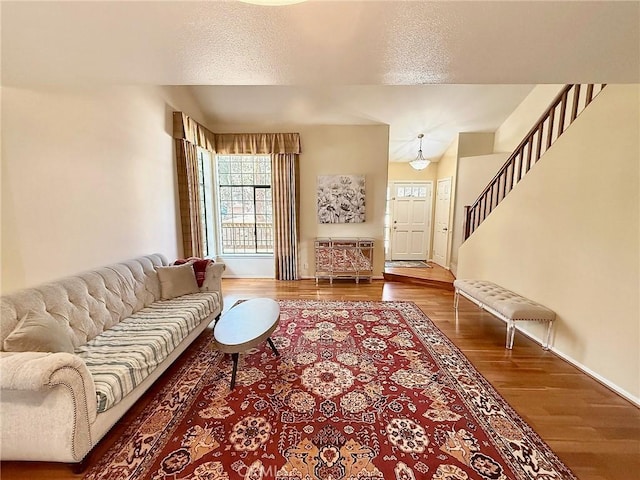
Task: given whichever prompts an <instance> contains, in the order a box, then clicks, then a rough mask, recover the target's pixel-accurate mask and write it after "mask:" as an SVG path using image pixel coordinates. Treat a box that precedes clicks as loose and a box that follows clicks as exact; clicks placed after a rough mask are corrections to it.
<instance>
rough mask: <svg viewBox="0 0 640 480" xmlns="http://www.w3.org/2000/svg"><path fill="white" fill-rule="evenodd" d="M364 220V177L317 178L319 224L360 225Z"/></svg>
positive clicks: (327, 176) (326, 176)
mask: <svg viewBox="0 0 640 480" xmlns="http://www.w3.org/2000/svg"><path fill="white" fill-rule="evenodd" d="M364 220H365V210H364V175H320V176H319V177H318V222H319V223H362V222H364Z"/></svg>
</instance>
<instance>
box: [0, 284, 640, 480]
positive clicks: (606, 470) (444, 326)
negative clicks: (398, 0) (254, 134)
mask: <svg viewBox="0 0 640 480" xmlns="http://www.w3.org/2000/svg"><path fill="white" fill-rule="evenodd" d="M223 292H224V297H225V309H228V308H230V307H231V306H232V305H233V304H234V303H235V302H236V301H237V300H241V299H247V298H252V297H271V298H276V299H318V300H406V301H412V302H415V303H416V304H417V305H418V306H419V307H420V308H421V309H422V310H423V311H424V312H425V313H426V314H427V315H428V316H429V317H430V318H431V319H432V320H433V321H434V323H435V324H436V325H437V326H438V328H440V330H442V332H443V333H444V334H445V335H446V336H447V337H449V338H450V339H451V340H452V341H453V343H454V344H456V345H457V346H458V348H460V349H461V350H462V351H463V352H464V354H465V355H466V356H467V358H469V360H470V361H471V363H472V364H473V365H474V366H475V367H476V368H477V369H478V370H479V371H480V373H481V374H482V375H483V376H484V377H485V378H486V379H487V380H488V381H489V382H491V384H492V385H493V386H494V387H495V388H496V390H497V391H498V392H499V393H500V394H501V395H502V396H503V397H504V398H505V400H507V402H509V404H510V405H511V406H512V407H513V408H514V410H516V412H518V414H520V416H522V417H523V418H524V419H525V420H526V421H527V422H528V423H529V424H530V425H531V426H532V427H533V429H534V430H535V431H536V432H537V433H538V435H540V437H541V438H542V439H543V440H545V441H546V442H547V443H548V444H549V445H550V446H551V448H552V449H553V450H554V451H555V452H556V454H557V455H558V456H559V457H560V459H562V461H563V462H565V463H566V464H567V465H568V466H569V468H571V469H572V470H573V472H574V473H575V475H576V476H577V477H578V478H580V479H581V480H628V479H630V478H637V477H634V475H637V473H638V472H640V409H638V408H637V407H636V406H634V405H633V404H631V403H630V402H628V401H627V400H625V399H624V398H622V397H620V396H619V395H617V394H615V393H614V392H612V391H611V390H609V389H608V388H606V387H605V386H603V385H602V384H600V383H599V382H597V381H596V380H594V379H593V378H591V377H589V376H587V375H586V374H584V373H582V372H581V371H580V370H578V369H577V368H575V367H574V366H572V365H571V364H569V363H568V362H566V361H565V360H563V359H561V358H559V357H558V356H556V355H554V354H553V353H552V352H545V351H544V350H542V348H541V347H540V345H538V344H537V343H535V342H533V341H532V340H531V339H529V338H527V337H526V336H524V335H522V334H520V333H519V332H518V333H516V338H515V344H514V349H513V350H511V351H509V350H506V349H505V348H504V342H505V333H506V332H505V324H504V322H502V321H500V320H498V319H496V318H494V317H492V316H491V315H489V314H487V313H486V312H482V311H480V310H478V308H477V307H476V306H475V305H473V304H472V303H471V302H468V301H466V300H465V299H461V300H460V312H459V316H458V320H457V321H456V318H455V315H454V310H453V293H452V292H451V291H447V290H443V289H437V288H429V287H425V286H423V285H412V284H404V283H399V282H384V281H378V280H374V281H373V282H371V283H360V284H355V283H354V282H353V281H338V282H334V284H333V285H329V284H325V283H322V282H321V284H320V285H318V286H316V285H315V281H313V280H301V281H295V282H286V281H276V280H262V279H260V280H257V279H256V280H253V279H252V280H248V279H225V280H223ZM179 365H180V359H178V360H177V362H176V364H175V365H174V366H173V367H172V368H171V369H170V370H169V371H168V372H167V373H166V374H165V375H164V376H163V377H161V378H160V379H159V380H158V381H157V382H156V383H155V384H154V386H153V387H152V389H151V390H150V392H148V394H146V395H145V396H143V398H142V399H141V400H140V401H139V402H138V403H137V404H136V405H135V406H134V408H133V409H132V410H131V411H130V412H128V413H127V414H126V415H125V416H124V417H123V419H122V420H121V421H120V422H119V423H118V425H117V426H116V427H114V429H113V430H112V431H111V432H110V433H109V434H108V435H107V436H106V437H105V439H104V441H103V442H101V443H100V444H99V445H98V446H97V447H96V448H95V449H94V452H93V454H92V461H96V460H97V459H98V458H100V456H101V455H103V454H104V453H105V451H106V450H107V449H108V447H109V446H110V445H111V444H112V443H113V442H114V441H115V440H116V439H117V438H118V437H119V436H120V435H121V434H122V432H123V431H124V429H125V428H126V426H127V425H128V424H129V423H130V422H131V420H132V419H133V418H135V415H136V414H137V412H139V411H141V410H142V408H144V406H145V405H146V403H148V401H149V400H150V398H151V396H152V395H154V394H155V392H157V391H158V390H159V389H160V388H161V387H162V385H163V378H164V377H166V375H168V374H169V373H170V372H171V371H173V370H174V369H175V368H177V367H178V366H179ZM0 468H1V473H0V475H1V477H2V479H3V480H4V479H7V480H10V479H40V478H42V479H45V478H46V479H72V478H81V475H80V476H78V475H74V474H73V473H72V471H71V468H70V467H69V466H68V465H63V464H55V463H28V462H3V463H2V464H1V465H0Z"/></svg>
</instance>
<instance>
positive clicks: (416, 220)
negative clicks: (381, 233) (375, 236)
mask: <svg viewBox="0 0 640 480" xmlns="http://www.w3.org/2000/svg"><path fill="white" fill-rule="evenodd" d="M390 190H391V208H390V213H391V218H390V226H391V231H390V243H391V245H390V257H391V258H390V259H391V260H428V259H429V252H430V249H431V215H432V205H433V203H432V202H433V200H432V198H433V182H393V183H392V184H391V189H390Z"/></svg>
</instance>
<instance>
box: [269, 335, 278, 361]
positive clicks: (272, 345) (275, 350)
mask: <svg viewBox="0 0 640 480" xmlns="http://www.w3.org/2000/svg"><path fill="white" fill-rule="evenodd" d="M267 342H269V346H270V347H271V350H273V353H275V354H276V355H278V356H280V352H279V351H278V349H277V348H276V346H275V345H274V344H273V342H272V341H271V337H267Z"/></svg>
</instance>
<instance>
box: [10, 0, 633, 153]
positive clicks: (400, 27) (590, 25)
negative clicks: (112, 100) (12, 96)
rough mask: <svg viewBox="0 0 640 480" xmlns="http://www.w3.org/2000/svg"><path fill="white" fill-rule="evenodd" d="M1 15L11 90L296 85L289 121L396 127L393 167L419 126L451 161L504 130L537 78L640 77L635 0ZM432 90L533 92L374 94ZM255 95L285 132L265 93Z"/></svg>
mask: <svg viewBox="0 0 640 480" xmlns="http://www.w3.org/2000/svg"><path fill="white" fill-rule="evenodd" d="M1 20H2V84H3V85H4V86H7V85H9V86H38V85H70V84H71V85H91V84H146V85H219V86H222V85H224V86H233V85H245V86H250V85H253V86H258V85H262V86H291V87H293V88H291V89H281V90H278V91H277V95H280V97H281V98H282V100H283V102H284V103H286V104H287V105H288V108H289V110H288V111H286V112H283V115H284V116H283V117H282V118H284V119H285V120H286V121H289V119H291V121H294V120H295V115H294V114H293V111H294V110H295V109H296V108H298V109H299V110H301V111H304V112H305V113H306V114H307V115H306V117H305V118H306V119H307V120H306V121H308V122H309V123H321V122H322V123H327V122H329V121H331V122H332V123H349V122H351V123H356V122H359V123H367V122H368V121H369V122H371V123H387V124H389V125H390V130H391V143H392V146H391V153H392V159H400V158H402V157H403V155H404V154H403V153H401V152H400V151H398V152H395V153H394V148H395V147H394V145H395V144H398V145H399V143H401V142H403V141H404V142H406V141H411V140H408V139H412V138H413V137H415V136H417V133H420V132H421V131H424V133H425V134H426V135H427V137H426V138H427V142H426V143H425V145H426V146H428V148H429V149H431V148H432V146H433V145H435V142H438V143H440V144H441V145H442V146H443V147H442V148H441V149H440V150H439V151H440V152H441V151H442V149H443V148H444V147H446V145H447V144H448V143H449V142H450V140H451V138H452V137H451V133H450V131H451V130H452V129H459V128H465V127H461V126H464V125H468V126H469V127H468V128H469V129H473V130H474V131H476V130H478V129H480V130H486V129H492V128H495V127H494V125H495V123H496V121H498V120H499V119H500V118H504V115H505V111H507V113H508V111H511V110H513V107H514V106H515V105H517V103H518V102H519V101H520V100H521V99H522V98H523V96H524V95H525V94H526V92H527V91H528V90H529V89H530V86H531V85H533V84H538V83H558V84H561V83H574V82H581V83H584V82H595V83H600V82H603V83H638V82H640V33H639V32H640V2H635V1H630V2H618V1H613V2H592V1H581V2H574V1H569V2H550V1H534V2H526V1H501V2H485V1H468V2H459V1H435V2H411V1H397V2H396V1H360V2H342V1H309V2H306V3H301V4H297V5H290V6H280V7H262V6H256V5H251V4H246V3H241V2H235V1H222V2H221V1H203V2H187V1H158V2H154V1H141V2H130V1H111V2H108V1H107V2H96V1H82V2H55V1H45V2H28V1H27V2H25V1H17V2H7V1H3V2H2V17H1ZM423 84H430V86H434V85H438V84H467V85H470V86H471V87H472V90H471V91H473V88H480V87H473V85H474V84H500V85H506V84H520V85H521V86H522V87H503V88H504V94H503V95H501V94H499V93H498V90H496V89H495V88H497V87H494V88H492V89H491V88H488V87H484V88H485V89H486V90H478V91H477V92H478V94H480V95H486V100H487V101H484V100H485V98H476V99H475V100H474V99H473V98H471V97H469V96H468V95H467V93H469V92H468V91H465V90H464V87H463V86H458V87H456V89H453V90H448V89H446V88H444V86H442V85H440V87H442V88H433V89H422V90H420V91H417V90H403V89H400V88H391V89H383V88H371V87H374V86H381V85H396V86H397V85H405V86H409V85H413V86H416V85H423ZM347 86H348V87H349V88H346V87H347ZM356 86H368V87H362V89H361V90H360V89H358V88H357V87H356ZM427 86H429V85H427ZM299 87H300V88H299ZM301 87H305V88H301ZM194 92H195V94H196V96H198V98H199V99H200V101H201V103H202V105H203V110H204V112H205V114H206V115H207V116H208V117H211V118H213V119H215V120H216V121H218V120H219V121H220V122H230V121H231V120H235V119H236V117H234V115H235V113H234V109H233V108H230V107H229V105H228V104H229V99H227V98H221V96H219V95H218V93H220V91H216V90H215V89H194ZM206 92H209V94H211V95H212V97H211V98H207V97H206V95H208V94H207V93H206ZM236 92H238V91H236ZM247 92H251V93H247ZM247 92H244V93H242V94H241V95H252V96H254V97H256V96H257V97H258V100H257V106H255V115H256V116H261V118H262V120H261V121H263V122H267V123H273V121H274V119H273V118H267V115H266V113H265V112H266V107H264V106H263V105H261V102H262V101H263V100H264V101H265V102H266V103H269V102H270V99H268V98H267V99H266V100H265V97H264V96H265V95H267V93H266V91H263V92H261V91H260V90H253V91H250V90H248V91H247ZM268 92H269V93H268V94H275V93H274V92H275V90H270V91H268ZM416 92H418V93H416ZM214 96H215V98H214ZM222 97H224V94H223V95H222ZM285 97H286V98H285ZM323 98H325V99H326V103H323ZM489 100H490V101H489ZM332 102H340V103H332ZM236 105H237V108H238V109H240V108H242V109H246V108H249V107H250V106H249V105H248V104H243V103H242V102H241V100H238V103H237V104H236ZM254 105H256V104H255V103H254ZM347 106H349V108H347ZM472 107H475V110H473V109H472ZM251 114H252V113H251V112H249V115H251ZM314 116H316V117H315V118H316V120H314V119H313V118H314ZM476 117H477V118H476ZM245 118H246V117H245ZM473 118H475V120H476V123H473V121H472V120H473ZM323 119H326V120H323ZM349 119H351V120H349ZM281 122H282V121H281ZM440 127H442V128H440ZM458 131H459V130H458ZM429 138H431V140H429ZM429 142H431V143H429ZM414 143H415V142H414ZM398 148H400V147H398ZM400 150H402V148H400ZM432 151H433V152H434V153H432V154H437V153H436V150H435V148H434V149H433V150H432Z"/></svg>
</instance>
